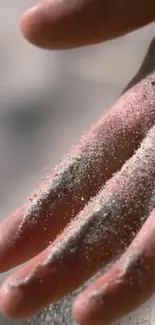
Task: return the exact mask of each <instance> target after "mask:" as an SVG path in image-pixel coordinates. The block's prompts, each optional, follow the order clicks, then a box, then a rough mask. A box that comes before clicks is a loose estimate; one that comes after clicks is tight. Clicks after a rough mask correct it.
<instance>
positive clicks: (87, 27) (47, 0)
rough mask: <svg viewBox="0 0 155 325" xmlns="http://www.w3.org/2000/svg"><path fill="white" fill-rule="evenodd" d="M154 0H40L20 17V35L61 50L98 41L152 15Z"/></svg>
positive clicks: (154, 15)
mask: <svg viewBox="0 0 155 325" xmlns="http://www.w3.org/2000/svg"><path fill="white" fill-rule="evenodd" d="M154 12H155V3H154V0H147V1H146V0H144V1H143V2H142V1H140V0H138V1H136V2H135V1H134V0H130V1H128V0H126V1H121V0H110V1H107V0H104V1H102V0H92V1H90V0H79V1H71V0H69V1H56V0H55V1H54V0H53V1H52V0H42V1H40V2H39V3H38V4H37V5H36V6H35V7H33V8H31V9H30V10H29V11H27V12H26V13H25V14H24V15H23V17H22V19H21V29H22V32H23V34H24V36H25V37H26V38H27V39H28V40H29V41H30V42H32V43H33V44H35V45H37V46H40V47H43V48H48V49H50V48H53V49H64V48H73V47H78V46H84V45H88V44H93V43H98V42H102V41H105V40H108V39H111V38H114V37H118V36H120V35H122V34H125V33H127V32H130V31H132V30H134V29H137V28H139V27H142V26H144V25H146V24H148V23H150V22H152V21H153V20H154V18H155V13H154Z"/></svg>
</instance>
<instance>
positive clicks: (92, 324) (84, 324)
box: [73, 210, 155, 325]
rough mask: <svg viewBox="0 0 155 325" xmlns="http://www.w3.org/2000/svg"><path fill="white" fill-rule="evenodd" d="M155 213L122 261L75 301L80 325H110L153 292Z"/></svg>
mask: <svg viewBox="0 0 155 325" xmlns="http://www.w3.org/2000/svg"><path fill="white" fill-rule="evenodd" d="M154 274H155V210H153V212H152V213H151V215H150V217H149V219H148V220H147V221H146V223H145V224H144V226H143V228H142V229H141V231H140V232H139V233H138V235H137V237H136V238H135V240H134V241H133V242H132V244H131V245H130V247H129V249H128V250H127V251H126V253H125V254H124V255H123V256H122V258H121V259H120V260H119V261H118V262H117V263H116V264H115V265H114V266H113V267H112V268H111V269H110V270H109V271H108V272H107V274H105V275H103V276H101V277H100V278H99V279H98V280H97V281H96V282H94V283H93V284H92V285H91V286H90V287H89V288H88V289H87V290H85V292H84V293H82V294H81V295H80V296H79V297H78V298H77V300H76V302H75V305H74V309H73V314H74V317H75V319H76V321H77V322H78V323H79V324H80V325H103V324H104V325H110V324H112V323H113V322H115V321H117V320H118V319H120V318H121V317H123V316H124V315H126V314H128V313H129V312H131V311H133V310H134V309H136V308H137V307H138V306H140V305H141V304H142V303H144V302H145V301H146V300H147V299H148V298H149V297H150V296H152V295H153V293H154V290H155V276H154Z"/></svg>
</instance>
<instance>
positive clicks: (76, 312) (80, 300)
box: [72, 293, 95, 325]
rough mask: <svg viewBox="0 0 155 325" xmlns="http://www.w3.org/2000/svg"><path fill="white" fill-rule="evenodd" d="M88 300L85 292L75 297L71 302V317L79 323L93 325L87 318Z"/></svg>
mask: <svg viewBox="0 0 155 325" xmlns="http://www.w3.org/2000/svg"><path fill="white" fill-rule="evenodd" d="M88 309H89V301H88V297H87V296H86V294H84V293H83V294H81V295H79V296H78V297H77V299H76V300H75V302H74V304H73V310H72V314H73V318H74V319H75V321H76V322H77V323H78V324H80V325H95V324H94V323H92V320H90V319H89V318H90V317H89V312H88Z"/></svg>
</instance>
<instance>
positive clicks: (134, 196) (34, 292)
mask: <svg viewBox="0 0 155 325" xmlns="http://www.w3.org/2000/svg"><path fill="white" fill-rule="evenodd" d="M154 143H155V127H153V128H152V129H151V131H150V132H149V134H148V136H147V137H146V139H145V140H144V141H143V143H142V145H141V147H140V148H139V149H138V150H137V152H136V154H135V155H134V156H133V157H132V158H130V159H129V161H127V162H126V163H125V165H124V166H123V168H122V169H121V170H120V172H118V173H117V174H115V175H114V176H113V178H111V179H110V180H109V181H108V183H107V184H106V186H105V187H104V189H103V190H102V191H101V192H100V193H99V195H98V196H97V197H96V198H94V199H93V200H92V201H91V202H90V203H89V204H88V206H86V207H85V209H84V210H83V211H82V212H80V214H79V215H78V216H77V218H75V219H74V220H73V221H72V222H71V224H70V225H69V226H68V227H67V228H66V229H65V230H64V232H62V234H61V235H60V236H59V237H58V238H57V239H56V241H55V242H54V243H53V244H52V245H51V246H50V247H49V248H48V249H46V250H45V251H43V252H42V253H40V255H38V256H37V257H35V258H34V259H33V260H31V261H30V262H28V263H27V264H26V266H24V267H23V268H21V269H20V270H19V271H17V272H16V273H15V274H14V275H13V276H11V277H10V278H9V279H8V280H7V281H6V283H4V284H3V286H2V288H1V290H0V306H1V309H2V311H3V312H4V313H5V314H6V315H7V316H9V317H12V318H22V317H28V316H31V315H32V314H33V313H36V312H37V311H39V310H40V309H41V308H43V307H45V306H46V305H48V304H50V303H53V302H55V301H57V300H59V299H60V298H62V297H63V296H64V295H66V294H68V293H69V292H70V291H72V290H74V289H76V288H77V287H78V286H80V285H81V284H82V283H84V282H85V281H86V280H87V279H88V278H89V277H91V276H92V275H93V274H94V273H95V272H96V271H98V270H99V269H100V268H101V267H102V266H103V265H105V264H106V263H108V262H109V261H110V260H112V259H113V258H116V256H118V254H120V253H121V252H122V251H124V249H125V248H126V247H127V246H128V244H130V243H131V241H132V239H133V237H134V236H135V233H136V232H137V231H138V230H139V229H140V227H141V225H142V224H143V223H144V220H145V219H146V218H147V217H148V215H149V213H150V209H152V201H151V200H152V198H153V195H154V178H155V146H154Z"/></svg>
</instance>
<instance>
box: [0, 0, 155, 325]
mask: <svg viewBox="0 0 155 325" xmlns="http://www.w3.org/2000/svg"><path fill="white" fill-rule="evenodd" d="M141 2H142V1H140V0H137V1H136V3H135V1H132V0H131V1H127V0H126V1H121V0H118V1H116V0H111V1H108V2H107V3H106V2H105V1H104V2H103V1H100V0H96V1H88V0H87V1H84V0H83V1H81V2H80V1H79V2H73V1H72V2H71V1H68V2H67V1H66V2H65V1H62V2H61V1H60V2H58V1H57V2H56V1H51V0H43V1H41V2H40V3H39V5H38V6H37V7H35V8H34V9H33V10H32V9H31V10H30V11H28V12H27V13H25V14H24V15H23V17H22V19H21V28H22V31H23V33H24V35H25V36H26V37H27V38H28V39H29V41H31V42H32V43H34V44H35V45H37V46H41V47H44V48H70V47H76V46H83V45H86V44H92V43H97V42H100V41H104V40H107V39H110V38H113V37H116V36H118V35H122V34H124V33H126V32H128V31H131V30H134V29H136V28H138V27H140V26H143V25H146V24H148V23H149V22H151V21H153V20H154V15H155V4H154V1H151V0H150V1H148V0H147V1H143V3H141ZM105 12H106V14H105ZM94 13H95V14H94ZM97 22H98V23H97ZM154 55H155V41H154V40H153V41H152V43H151V46H150V48H149V50H148V53H147V55H146V58H145V60H144V62H143V64H142V66H141V69H140V71H139V72H138V73H137V75H136V76H135V77H134V78H133V80H132V81H131V83H130V84H129V86H128V87H127V89H125V90H124V94H123V95H122V96H121V97H120V99H119V100H118V101H117V102H116V104H115V105H114V106H113V107H112V108H111V109H110V110H109V111H108V112H107V113H106V114H105V115H104V116H103V117H102V118H101V119H100V120H99V122H98V123H97V124H96V125H95V126H94V127H92V129H91V130H90V131H89V132H88V134H86V135H84V137H83V138H82V139H81V141H80V143H79V144H78V145H77V146H76V147H74V148H73V149H72V150H71V152H70V153H69V154H68V155H67V156H66V157H64V159H63V160H62V162H61V163H60V164H59V165H58V166H56V168H55V169H53V170H52V171H51V173H49V175H48V176H47V178H46V179H44V180H43V181H42V183H41V185H40V186H39V187H38V188H37V189H36V191H35V192H34V193H33V194H32V196H31V197H30V198H29V200H28V202H27V203H26V204H25V205H24V206H23V207H22V208H21V209H19V210H18V211H16V212H15V213H14V214H13V215H11V216H9V217H8V219H6V220H5V221H4V222H3V223H2V224H1V225H0V234H1V245H0V271H1V272H4V271H6V270H8V269H10V268H12V267H14V266H16V265H19V264H21V263H23V262H26V261H27V263H26V264H25V265H24V266H22V267H21V268H20V269H19V270H18V271H16V273H14V274H13V275H12V276H11V277H10V278H9V279H7V280H6V281H5V283H4V284H3V285H2V287H1V288H0V308H1V310H2V312H3V313H4V314H5V315H7V316H8V317H10V318H15V319H20V318H25V317H28V316H31V315H32V314H34V313H36V312H38V311H39V310H40V309H42V308H44V307H45V306H47V305H48V304H50V303H52V302H55V301H57V300H59V299H60V298H62V297H63V296H65V295H66V294H68V293H69V292H71V291H72V290H74V289H76V288H77V287H78V286H79V285H81V284H83V283H84V282H85V281H86V280H87V279H89V278H90V277H91V276H92V275H93V274H95V273H96V272H97V271H98V270H100V269H101V268H102V267H103V266H105V265H106V264H107V263H109V262H111V261H112V260H113V259H116V258H117V262H116V263H115V264H114V265H113V266H112V267H111V268H110V269H109V270H108V271H107V272H106V273H105V274H103V275H102V276H100V277H99V278H98V279H97V280H96V281H95V282H94V283H93V284H92V285H91V286H89V288H87V289H86V290H85V291H84V292H83V293H82V294H81V295H80V296H79V297H78V298H77V300H76V301H75V304H74V306H73V316H74V318H75V319H76V321H77V322H78V323H79V324H81V325H101V324H102V325H103V324H104V325H110V324H111V323H112V322H114V321H116V320H117V319H119V318H121V317H122V316H123V315H125V314H126V313H128V312H130V311H131V310H133V309H135V308H137V307H138V306H139V305H141V304H142V303H143V302H144V301H145V300H147V299H148V298H149V297H150V296H151V295H152V294H153V293H154V291H155V280H154V271H155V270H154V268H155V239H154V238H155V222H154V216H155V211H154V206H153V207H152V206H151V205H150V200H151V198H152V195H153V190H154V177H155V152H154V151H155V149H154V139H155V127H154V124H155V72H154V62H155V61H154ZM145 220H146V221H145ZM95 231H96V233H95ZM94 233H95V234H96V235H95V236H93V234H94ZM126 293H128V299H124V297H126ZM111 306H112V307H113V308H111Z"/></svg>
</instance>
